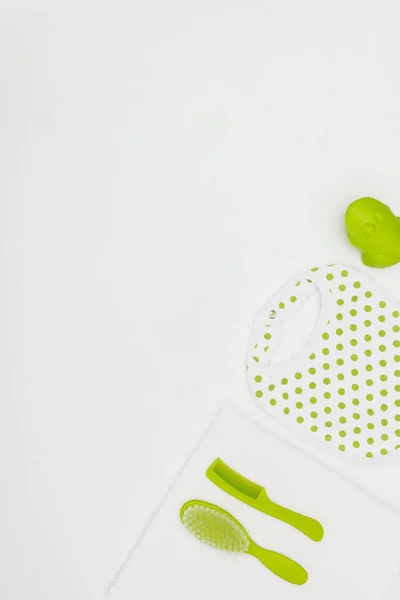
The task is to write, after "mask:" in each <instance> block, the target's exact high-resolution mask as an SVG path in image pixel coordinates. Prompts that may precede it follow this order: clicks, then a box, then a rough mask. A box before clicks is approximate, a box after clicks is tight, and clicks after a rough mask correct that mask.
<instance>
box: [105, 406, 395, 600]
mask: <svg viewBox="0 0 400 600" xmlns="http://www.w3.org/2000/svg"><path fill="white" fill-rule="evenodd" d="M217 457H221V458H222V460H224V461H225V462H226V463H227V464H228V465H229V466H231V467H232V468H234V469H235V470H237V471H239V472H240V473H241V474H242V475H244V476H246V477H248V478H249V479H252V480H253V481H254V482H257V483H258V484H260V485H262V486H265V488H266V490H267V493H268V494H269V496H270V497H271V499H272V500H274V501H275V502H278V503H280V504H283V505H284V506H287V507H289V508H291V509H292V510H296V511H298V512H300V513H302V514H305V515H308V516H311V517H314V518H316V519H318V520H319V521H320V522H321V523H322V524H323V526H324V529H325V536H324V539H323V540H322V541H321V542H319V543H315V542H313V541H311V540H309V539H308V538H307V537H305V536H304V535H302V534H301V533H300V532H298V531H297V530H295V529H294V528H292V527H290V526H288V525H286V524H284V523H282V522H280V521H278V520H276V519H272V518H271V517H269V516H267V515H265V514H263V513H260V512H258V511H256V510H254V509H252V508H250V507H249V506H247V505H245V504H243V503H241V502H239V501H238V500H236V499H234V498H232V497H230V496H229V495H228V494H226V493H225V492H223V491H222V490H220V489H219V488H217V487H216V486H215V485H213V484H212V483H211V482H210V481H209V480H208V479H207V478H206V477H205V471H206V469H207V467H208V466H209V465H210V464H211V463H212V462H213V460H214V459H215V458H217ZM190 499H202V500H207V501H209V502H212V503H214V504H217V505H219V506H221V507H222V508H224V509H226V510H227V511H229V512H230V513H231V514H232V515H234V516H235V517H236V518H237V519H238V520H239V521H240V522H241V523H242V524H243V526H244V527H245V529H246V530H247V531H248V533H249V534H250V535H251V537H252V538H253V539H254V540H255V541H256V542H257V543H258V544H260V545H261V546H263V547H265V548H268V549H272V550H276V551H278V552H281V553H283V554H285V555H286V556H289V557H291V558H292V559H294V560H296V561H297V562H299V563H300V564H302V565H303V566H304V567H305V568H306V569H307V571H308V573H309V581H308V582H307V584H306V585H304V586H302V587H298V586H294V585H291V584H289V583H287V582H285V581H283V580H281V579H280V578H278V577H277V576H275V575H274V574H272V573H271V572H270V571H268V570H267V569H266V568H265V567H264V566H263V565H262V564H261V563H260V562H259V561H257V560H256V559H255V558H253V557H251V556H248V555H234V554H228V553H224V552H219V551H217V550H214V549H212V548H209V547H208V546H206V545H204V544H202V543H200V542H199V541H197V540H196V539H194V538H193V537H191V536H190V534H189V533H188V532H187V531H186V529H185V528H184V527H183V526H182V524H181V523H180V519H179V510H180V507H181V505H182V504H183V503H184V502H185V501H187V500H190ZM399 572H400V517H399V516H398V515H397V514H396V513H394V512H392V511H391V510H390V509H389V508H386V507H384V506H382V505H381V504H379V502H377V501H376V500H375V499H373V498H371V497H370V496H369V495H368V494H366V493H365V492H363V491H361V490H360V489H358V488H357V487H355V486H353V485H352V484H350V483H348V482H347V481H346V480H344V479H342V478H341V477H340V476H339V475H337V474H335V473H333V472H331V471H329V470H328V469H327V468H325V467H324V466H322V465H320V464H319V463H318V462H316V461H315V460H314V459H313V458H311V457H310V456H308V455H307V454H304V453H303V452H301V451H299V450H298V449H295V448H294V447H292V446H290V445H289V444H287V443H286V442H284V441H282V440H281V439H280V438H278V437H276V436H275V435H274V434H271V433H270V432H268V431H265V430H264V429H262V428H261V427H259V426H258V425H257V424H255V423H253V422H251V421H250V420H248V419H247V418H246V417H244V416H242V415H240V414H239V413H237V412H235V411H233V410H229V409H225V410H224V411H222V412H221V413H219V414H218V415H217V417H216V419H215V420H214V422H213V424H212V426H211V428H210V430H209V431H208V433H207V434H206V436H205V437H204V439H203V441H202V443H201V444H200V446H199V447H198V448H197V450H196V451H195V453H194V454H193V456H192V457H191V459H190V460H189V462H188V463H187V464H186V466H185V468H184V469H183V471H182V472H181V473H180V475H179V477H178V479H177V480H176V481H175V484H174V485H173V487H172V489H171V490H170V492H169V494H168V496H167V498H166V499H165V501H164V503H163V504H162V506H161V507H160V508H159V510H158V511H157V513H156V514H155V516H154V518H153V520H152V521H151V523H150V525H149V526H148V528H147V530H146V531H145V533H144V535H143V536H142V538H141V539H140V540H139V542H138V543H137V545H136V547H135V549H134V550H133V552H132V554H131V556H130V557H129V559H128V561H127V563H126V565H125V566H124V568H123V569H122V571H121V572H120V574H119V576H118V577H117V579H116V581H115V582H114V584H113V586H112V587H111V590H110V600H133V599H136V598H138V599H139V598H140V600H188V599H189V598H190V600H200V599H201V600H204V599H205V598H207V600H217V599H218V600H221V599H225V598H229V599H230V600H244V599H245V598H249V597H260V595H261V596H262V597H265V598H269V599H271V600H295V599H300V600H303V599H304V600H305V599H307V600H314V599H315V600H321V598H323V599H324V600H339V599H340V600H359V599H361V598H362V600H398V596H399V594H398V592H399V589H400V587H399V585H400V580H398V577H399Z"/></svg>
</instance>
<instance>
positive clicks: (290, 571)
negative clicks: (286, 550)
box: [247, 542, 308, 585]
mask: <svg viewBox="0 0 400 600" xmlns="http://www.w3.org/2000/svg"><path fill="white" fill-rule="evenodd" d="M247 553H248V554H251V555H252V556H255V557H256V558H258V560H259V561H261V562H262V564H263V565H264V566H265V567H267V569H269V570H270V571H272V572H273V573H275V575H277V576H278V577H280V578H281V579H284V580H285V581H288V582H289V583H294V584H295V585H304V584H305V583H306V581H307V580H308V573H307V571H306V570H305V569H304V568H303V567H302V566H301V565H299V564H298V563H297V562H295V561H294V560H292V559H291V558H288V557H287V556H284V555H283V554H279V552H274V551H273V550H266V549H265V548H261V546H258V544H255V543H254V542H252V543H251V544H250V548H249V549H248V551H247Z"/></svg>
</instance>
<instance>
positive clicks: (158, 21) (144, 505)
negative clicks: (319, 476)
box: [0, 0, 400, 600]
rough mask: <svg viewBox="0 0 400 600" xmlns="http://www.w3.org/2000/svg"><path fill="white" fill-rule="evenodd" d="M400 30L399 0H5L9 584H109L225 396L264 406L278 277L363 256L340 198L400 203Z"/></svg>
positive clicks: (35, 592) (4, 553)
mask: <svg viewBox="0 0 400 600" xmlns="http://www.w3.org/2000/svg"><path fill="white" fill-rule="evenodd" d="M399 31H400V6H399V3H398V1H397V0H394V1H393V2H389V1H386V2H385V1H382V0H376V1H370V0H359V1H357V0H337V1H336V2H323V1H322V2H321V0H303V1H302V2H299V1H297V0H292V1H281V2H277V1H275V2H272V1H271V0H264V1H261V0H241V1H238V0H230V1H229V2H228V0H202V2H190V1H187V0H169V1H168V2H166V1H162V0H153V1H151V0H149V1H147V2H146V1H144V0H142V1H139V0H113V1H112V2H111V1H108V2H104V1H103V2H102V1H99V0H96V1H94V0H79V1H78V0H69V2H66V1H63V2H62V1H61V0H34V1H32V0H0V82H1V87H0V243H1V254H0V261H1V264H0V267H1V275H2V277H1V281H2V283H3V286H2V293H1V295H0V352H1V360H2V369H1V376H0V386H1V387H0V393H1V403H0V598H1V599H2V600H3V599H4V600H54V599H55V598H57V600H72V599H73V600H94V599H97V598H103V597H104V594H105V591H106V588H107V585H108V584H109V583H110V582H111V580H112V579H113V577H114V575H115V573H116V571H117V569H118V568H119V567H120V566H121V564H122V562H123V560H124V559H125V558H126V555H127V552H128V551H129V549H130V548H131V546H132V544H133V543H134V541H135V538H136V536H137V535H138V534H139V532H140V531H141V530H142V528H143V526H144V524H145V522H146V519H147V517H148V515H149V514H150V513H151V511H152V510H153V508H154V505H155V503H156V502H157V500H158V498H159V496H160V494H161V493H162V491H163V490H164V489H165V486H166V485H167V484H168V482H169V481H170V479H171V477H172V474H173V473H175V471H176V469H177V467H178V466H179V465H180V464H181V463H182V461H183V460H184V458H185V456H186V455H187V452H188V448H189V447H190V446H191V444H192V443H193V442H194V441H195V439H197V437H196V436H197V435H198V433H199V432H200V431H201V430H202V429H203V428H204V426H205V425H206V424H207V422H208V421H209V420H210V418H211V416H212V415H213V414H214V412H215V411H216V409H217V407H218V406H220V404H221V403H227V402H229V403H233V404H235V405H236V406H239V407H242V408H245V409H247V410H249V411H255V410H256V409H255V408H254V407H253V405H252V402H251V400H250V396H249V393H248V391H247V388H246V383H245V378H244V375H243V362H244V349H245V344H246V338H247V333H248V330H249V327H250V324H251V319H252V315H253V314H254V312H255V311H256V310H257V309H258V308H259V306H260V305H261V304H262V303H263V302H264V300H265V298H266V296H267V295H268V294H270V293H273V292H274V291H275V289H276V287H277V285H279V284H281V283H283V282H284V281H285V280H286V279H287V278H288V277H290V276H291V275H292V274H293V273H294V272H296V271H297V270H300V269H303V268H304V267H308V266H311V265H313V264H315V263H320V262H334V261H344V262H350V263H354V264H360V260H359V255H358V253H357V251H355V250H354V249H353V248H352V247H351V246H350V245H349V244H348V243H347V241H346V236H345V232H344V228H343V214H344V210H345V208H346V205H347V204H348V203H349V202H350V201H352V200H354V199H355V198H357V197H359V196H363V195H371V196H375V197H377V198H379V199H381V200H384V201H386V202H387V203H389V204H390V205H391V206H392V208H393V209H394V210H395V211H397V213H400V168H399V150H400V36H399ZM376 277H377V278H378V279H379V280H380V281H381V282H383V283H385V284H386V285H388V286H389V287H391V289H392V290H393V291H394V292H395V293H397V294H400V278H399V269H398V268H396V267H395V268H393V269H388V270H386V271H384V272H379V273H376ZM255 414H257V415H258V412H256V413H255ZM260 418H261V419H264V421H265V420H266V418H264V417H263V416H261V415H260ZM337 466H338V468H339V469H340V468H341V466H340V463H337ZM347 471H348V475H349V476H351V477H354V478H357V479H358V480H360V481H363V483H365V484H367V485H369V486H370V487H371V489H374V491H375V492H376V493H379V494H380V495H381V496H384V497H386V499H387V500H389V501H391V502H392V503H395V502H397V500H398V505H399V508H400V497H397V496H396V494H395V492H396V490H399V489H400V485H399V482H400V473H399V472H397V471H394V472H391V473H387V472H385V470H381V471H379V473H378V472H376V471H370V470H362V472H360V471H359V470H357V472H356V471H354V470H353V471H350V470H349V469H348V470H347ZM396 477H397V479H396ZM317 484H318V482H316V485H317ZM333 493H334V491H333ZM395 496H396V497H395ZM138 597H140V593H139V594H138Z"/></svg>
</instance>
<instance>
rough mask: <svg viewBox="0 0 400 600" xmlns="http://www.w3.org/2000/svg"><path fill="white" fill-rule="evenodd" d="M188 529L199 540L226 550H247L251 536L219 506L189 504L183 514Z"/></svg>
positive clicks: (183, 520)
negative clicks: (220, 509) (220, 510)
mask: <svg viewBox="0 0 400 600" xmlns="http://www.w3.org/2000/svg"><path fill="white" fill-rule="evenodd" d="M181 519H182V523H183V524H184V525H185V527H186V529H187V530H188V531H189V532H190V533H191V534H192V535H193V536H194V537H195V538H197V539H198V540H200V541H201V542H203V543H204V544H208V545H209V546H211V547H212V548H216V549H218V550H225V552H241V553H242V552H246V551H247V550H248V548H249V545H250V540H249V537H248V535H247V533H246V531H245V530H244V529H243V528H242V526H241V525H240V524H239V523H237V522H236V521H235V520H234V519H233V518H230V517H229V515H227V514H225V513H222V512H219V510H218V507H215V508H214V507H211V506H203V505H202V504H196V503H193V504H189V505H188V506H187V508H186V509H185V511H184V512H183V514H182V516H181Z"/></svg>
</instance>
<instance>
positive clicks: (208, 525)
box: [180, 500, 308, 585]
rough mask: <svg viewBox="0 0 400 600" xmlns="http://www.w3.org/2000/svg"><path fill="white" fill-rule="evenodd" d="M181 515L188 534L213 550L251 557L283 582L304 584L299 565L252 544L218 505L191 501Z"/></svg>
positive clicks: (233, 518)
mask: <svg viewBox="0 0 400 600" xmlns="http://www.w3.org/2000/svg"><path fill="white" fill-rule="evenodd" d="M180 516H181V521H182V523H183V525H184V526H185V527H186V529H187V530H188V531H189V533H191V534H192V535H193V536H194V537H196V538H197V539H198V540H200V541H201V542H203V543H205V544H208V545H209V546H211V547H212V548H216V549H218V550H225V552H237V553H240V554H243V553H244V554H251V556H255V557H256V558H258V560H259V561H261V562H262V563H263V565H264V566H265V567H267V569H269V570H270V571H272V572H273V573H275V575H278V577H281V578H282V579H284V580H285V581H288V582H289V583H293V584H295V585H303V584H304V583H306V581H307V579H308V574H307V571H306V570H305V569H303V567H302V566H301V565H299V564H298V563H296V562H294V560H292V559H290V558H287V557H286V556H283V555H282V554H279V553H278V552H273V551H272V550H266V549H265V548H261V546H259V545H258V544H256V543H255V542H253V540H252V539H251V538H250V536H249V534H248V533H247V531H246V530H245V529H244V527H243V526H242V525H241V524H240V523H239V521H237V520H236V519H235V517H233V516H232V515H230V514H229V513H228V512H226V511H225V510H223V509H222V508H220V507H219V506H216V505H215V504H210V503H208V502H203V501H202V500H190V501H189V502H186V503H185V504H184V505H183V506H182V508H181V515H180Z"/></svg>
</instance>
